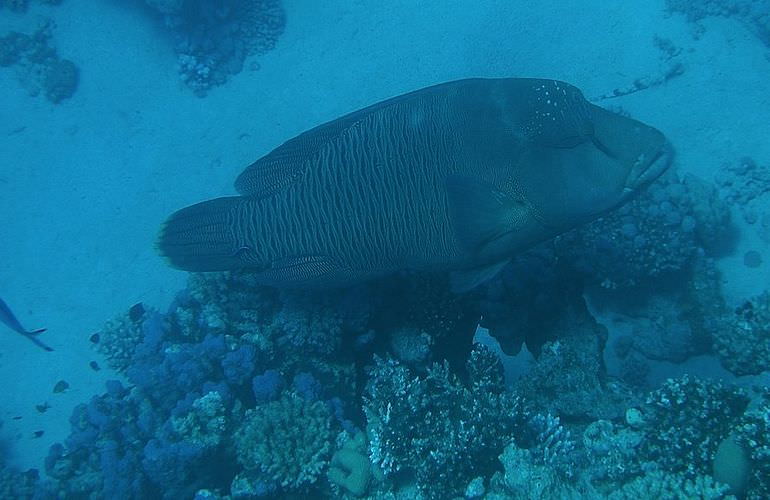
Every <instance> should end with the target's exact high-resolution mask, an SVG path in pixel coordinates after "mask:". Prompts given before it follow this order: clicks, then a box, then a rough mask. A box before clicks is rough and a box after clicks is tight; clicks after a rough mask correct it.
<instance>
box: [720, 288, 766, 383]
mask: <svg viewBox="0 0 770 500" xmlns="http://www.w3.org/2000/svg"><path fill="white" fill-rule="evenodd" d="M713 342H714V352H715V353H716V355H717V356H718V357H719V360H720V362H721V363H722V366H724V367H725V368H727V369H728V370H730V371H731V372H733V373H734V374H736V375H748V374H751V375H756V374H759V373H761V372H763V371H765V370H770V293H769V292H764V293H762V294H761V295H759V296H757V297H754V298H752V299H749V300H747V301H745V302H744V303H743V304H741V305H740V306H738V307H737V308H736V309H735V311H734V313H733V314H732V315H729V316H727V317H726V318H725V319H724V321H723V322H722V329H721V330H720V332H719V334H718V335H714V339H713Z"/></svg>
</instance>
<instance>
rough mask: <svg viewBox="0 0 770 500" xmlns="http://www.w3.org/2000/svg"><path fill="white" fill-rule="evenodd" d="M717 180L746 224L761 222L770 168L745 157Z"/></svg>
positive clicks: (724, 169) (726, 197) (767, 190)
mask: <svg viewBox="0 0 770 500" xmlns="http://www.w3.org/2000/svg"><path fill="white" fill-rule="evenodd" d="M769 18H770V15H769ZM715 180H716V183H717V185H718V186H719V189H720V191H721V193H722V196H723V197H724V199H725V201H726V202H727V203H729V204H730V205H731V206H733V207H737V208H738V209H739V210H740V212H741V214H742V215H743V219H744V220H745V221H746V222H748V223H749V224H754V223H755V222H757V221H758V220H759V217H760V210H761V209H762V206H761V204H760V203H759V200H760V198H761V197H762V196H763V195H764V194H766V193H768V192H770V167H768V166H766V165H758V164H757V162H755V161H754V160H753V159H752V158H749V157H744V158H741V159H740V160H739V161H738V162H737V163H736V164H732V165H730V164H728V165H722V168H721V170H720V171H719V173H718V174H717V175H716V179H715Z"/></svg>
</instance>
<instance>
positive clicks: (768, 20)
mask: <svg viewBox="0 0 770 500" xmlns="http://www.w3.org/2000/svg"><path fill="white" fill-rule="evenodd" d="M666 6H667V8H668V10H669V11H670V12H681V13H683V14H685V15H686V16H687V19H688V20H690V21H693V22H697V21H699V20H701V19H703V18H705V17H709V16H721V17H735V18H736V19H738V20H740V21H742V22H744V23H745V24H746V25H748V26H749V27H750V29H751V30H752V31H754V33H756V35H757V36H758V37H759V39H760V40H762V41H763V42H764V43H765V44H766V45H770V6H768V5H767V3H766V2H761V1H755V0H697V1H692V0H666Z"/></svg>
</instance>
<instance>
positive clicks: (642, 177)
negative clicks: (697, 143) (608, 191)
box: [623, 142, 674, 195]
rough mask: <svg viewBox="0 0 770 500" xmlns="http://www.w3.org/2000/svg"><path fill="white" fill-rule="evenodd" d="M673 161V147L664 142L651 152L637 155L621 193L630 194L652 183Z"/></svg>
mask: <svg viewBox="0 0 770 500" xmlns="http://www.w3.org/2000/svg"><path fill="white" fill-rule="evenodd" d="M673 162H674V147H673V146H672V145H671V143H669V142H665V143H664V144H663V145H662V146H661V147H659V148H657V149H656V150H655V151H653V152H651V153H650V152H645V153H642V154H641V155H639V156H638V157H637V159H636V161H635V162H634V165H633V167H632V168H631V172H630V173H629V175H628V178H627V179H626V183H625V185H624V186H623V193H624V194H627V195H631V194H633V193H635V192H637V191H639V190H640V189H643V188H645V187H647V186H649V185H650V184H652V183H653V182H654V181H655V180H656V179H657V178H658V177H660V176H661V175H663V173H664V172H665V171H666V170H668V168H669V167H670V166H671V164H672V163H673Z"/></svg>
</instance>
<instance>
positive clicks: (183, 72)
mask: <svg viewBox="0 0 770 500" xmlns="http://www.w3.org/2000/svg"><path fill="white" fill-rule="evenodd" d="M146 3H147V5H148V6H150V7H151V8H152V9H154V10H155V11H156V12H157V13H158V14H159V15H160V16H161V17H162V18H163V22H164V24H165V26H166V27H168V28H169V29H170V30H171V33H172V36H173V39H174V48H175V51H176V54H177V69H178V71H179V75H180V77H181V79H182V81H183V82H184V83H185V84H186V85H187V86H188V87H190V88H191V89H192V90H193V92H194V93H195V94H196V95H198V96H201V97H202V96H205V95H206V93H207V92H208V91H209V90H211V88H213V87H215V86H217V85H222V84H223V83H225V82H226V81H227V79H228V78H229V77H230V76H231V75H235V74H238V73H240V72H241V70H242V69H243V65H244V63H245V62H246V60H247V59H248V58H249V57H250V56H253V55H257V54H262V53H265V52H267V51H269V50H271V49H272V48H273V47H274V46H275V44H276V42H277V40H278V38H279V37H280V35H281V34H282V33H283V29H284V25H285V23H286V19H285V14H284V11H283V8H282V7H281V2H280V1H279V0H233V1H230V2H226V3H222V2H216V1H213V0H146Z"/></svg>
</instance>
